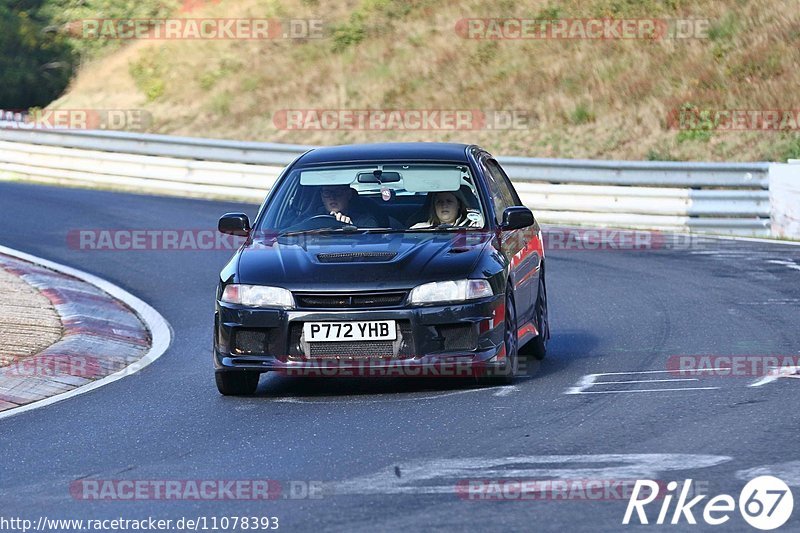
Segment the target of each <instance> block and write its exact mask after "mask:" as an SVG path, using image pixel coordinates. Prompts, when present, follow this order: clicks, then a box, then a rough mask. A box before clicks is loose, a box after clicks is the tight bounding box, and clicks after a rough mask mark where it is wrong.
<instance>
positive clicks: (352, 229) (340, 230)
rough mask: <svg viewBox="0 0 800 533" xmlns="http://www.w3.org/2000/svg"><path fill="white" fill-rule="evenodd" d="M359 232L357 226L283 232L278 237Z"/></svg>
mask: <svg viewBox="0 0 800 533" xmlns="http://www.w3.org/2000/svg"><path fill="white" fill-rule="evenodd" d="M358 230H359V229H358V228H357V227H355V226H345V227H343V228H317V229H302V230H296V231H282V232H280V233H278V237H287V236H290V235H303V234H313V235H319V234H323V233H355V232H357V231H358Z"/></svg>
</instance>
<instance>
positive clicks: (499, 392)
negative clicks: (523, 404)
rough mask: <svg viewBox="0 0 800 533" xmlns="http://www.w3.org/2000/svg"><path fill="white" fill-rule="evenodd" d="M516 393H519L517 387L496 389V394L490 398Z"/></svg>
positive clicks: (510, 386)
mask: <svg viewBox="0 0 800 533" xmlns="http://www.w3.org/2000/svg"><path fill="white" fill-rule="evenodd" d="M518 391H519V387H516V386H514V385H509V386H506V387H499V388H498V389H497V392H495V393H494V394H492V396H508V395H509V394H511V393H514V392H518Z"/></svg>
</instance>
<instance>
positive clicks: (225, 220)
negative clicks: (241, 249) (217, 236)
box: [217, 213, 250, 237]
mask: <svg viewBox="0 0 800 533" xmlns="http://www.w3.org/2000/svg"><path fill="white" fill-rule="evenodd" d="M217 230H219V232H220V233H227V234H228V235H238V236H240V237H247V236H248V235H249V234H250V219H249V218H247V215H245V214H244V213H225V214H224V215H222V218H220V219H219V223H218V224H217Z"/></svg>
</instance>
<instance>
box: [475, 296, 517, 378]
mask: <svg viewBox="0 0 800 533" xmlns="http://www.w3.org/2000/svg"><path fill="white" fill-rule="evenodd" d="M518 340H519V339H518V338H517V311H516V308H515V307H514V297H513V296H512V294H511V292H510V291H509V292H508V294H507V295H506V316H505V323H504V329H503V346H504V347H505V351H506V359H505V364H504V365H503V366H502V367H501V368H498V369H497V370H492V371H491V372H489V373H487V374H486V375H485V376H481V377H480V378H479V379H478V382H479V383H480V384H483V385H511V384H512V383H513V382H514V378H516V377H517V371H518V370H519V346H518Z"/></svg>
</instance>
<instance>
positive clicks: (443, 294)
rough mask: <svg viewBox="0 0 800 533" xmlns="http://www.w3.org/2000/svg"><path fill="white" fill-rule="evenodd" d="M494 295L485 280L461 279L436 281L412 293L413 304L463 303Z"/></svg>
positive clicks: (417, 288)
mask: <svg viewBox="0 0 800 533" xmlns="http://www.w3.org/2000/svg"><path fill="white" fill-rule="evenodd" d="M491 295H492V287H491V286H490V285H489V282H488V281H486V280H485V279H460V280H458V281H436V282H434V283H426V284H425V285H420V286H419V287H416V288H415V289H414V290H412V291H411V303H412V304H429V303H434V302H463V301H465V300H477V299H479V298H485V297H487V296H491Z"/></svg>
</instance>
